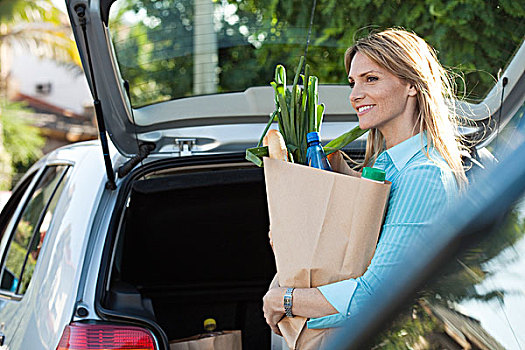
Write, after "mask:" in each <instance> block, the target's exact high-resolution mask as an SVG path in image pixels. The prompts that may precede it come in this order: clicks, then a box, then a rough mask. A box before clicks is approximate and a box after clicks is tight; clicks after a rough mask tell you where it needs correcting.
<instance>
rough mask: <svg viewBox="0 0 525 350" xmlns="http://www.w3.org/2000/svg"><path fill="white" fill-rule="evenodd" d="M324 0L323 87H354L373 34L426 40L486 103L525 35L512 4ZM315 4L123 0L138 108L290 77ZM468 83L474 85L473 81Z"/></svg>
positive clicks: (316, 70) (118, 5) (123, 31)
mask: <svg viewBox="0 0 525 350" xmlns="http://www.w3.org/2000/svg"><path fill="white" fill-rule="evenodd" d="M500 3H501V2H497V1H488V2H480V1H473V0H466V1H449V2H443V1H442V2H439V4H438V3H435V2H433V1H386V2H385V1H337V0H323V1H318V2H317V6H316V8H315V11H314V21H313V27H312V32H311V37H310V46H309V49H308V55H307V63H309V64H310V65H311V67H312V70H311V73H312V74H314V75H317V76H318V77H319V79H320V83H321V84H348V82H347V78H346V74H345V68H344V65H343V59H342V58H343V55H344V52H345V50H346V49H347V48H348V47H349V46H351V45H352V43H353V42H354V40H355V39H356V38H359V37H361V36H364V35H366V34H368V32H370V31H372V30H378V29H384V28H388V27H403V28H406V29H407V30H411V31H414V32H416V33H417V34H419V35H420V36H422V37H423V38H424V39H425V40H427V41H428V42H429V43H430V44H431V45H432V46H433V47H435V48H436V50H437V51H438V57H439V59H440V61H441V62H442V63H443V64H444V65H445V66H447V67H449V68H450V69H451V70H453V71H454V72H456V73H459V76H458V77H457V80H456V83H457V85H458V91H459V93H460V94H464V95H465V97H467V98H468V99H469V100H478V101H479V100H480V99H482V98H483V97H484V96H485V95H486V93H487V92H488V91H489V89H490V88H491V87H492V86H493V85H494V82H495V80H496V77H497V76H498V72H499V71H500V69H504V68H505V67H506V65H507V64H508V62H509V61H510V58H511V57H512V56H513V54H514V53H515V52H516V49H517V47H519V45H520V43H521V42H522V40H523V37H524V35H525V21H523V19H524V18H525V16H524V15H523V11H522V10H521V9H519V10H518V7H519V6H518V7H514V6H513V5H512V2H506V3H505V4H503V3H501V4H500ZM311 5H312V2H311V1H310V2H304V1H257V0H216V1H211V0H159V1H157V0H117V1H116V2H115V3H114V4H113V5H112V7H111V11H110V20H109V28H110V31H111V36H112V40H113V45H114V48H115V53H116V56H117V60H118V64H119V68H120V72H121V75H122V77H123V78H124V79H125V80H127V81H128V82H129V87H130V98H131V103H132V105H133V106H134V107H140V106H144V105H149V104H152V103H156V102H161V101H166V100H170V99H177V98H182V97H188V96H193V95H202V94H210V93H221V92H231V91H244V90H245V89H247V88H249V87H251V86H268V84H269V82H270V81H271V80H272V79H273V75H274V69H275V65H276V64H278V63H279V64H284V65H285V66H286V67H287V68H288V80H289V83H290V82H291V79H293V75H294V73H293V72H294V70H295V67H296V66H297V64H298V62H299V57H300V56H301V55H304V52H305V47H306V40H307V34H308V29H309V25H310V15H311V10H312V8H311ZM465 83H466V84H465Z"/></svg>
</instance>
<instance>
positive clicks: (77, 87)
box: [9, 52, 93, 114]
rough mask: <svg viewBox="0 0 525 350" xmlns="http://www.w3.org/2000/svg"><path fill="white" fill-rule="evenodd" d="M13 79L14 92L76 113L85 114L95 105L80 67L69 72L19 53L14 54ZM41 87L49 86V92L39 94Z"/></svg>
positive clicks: (45, 61)
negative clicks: (86, 109)
mask: <svg viewBox="0 0 525 350" xmlns="http://www.w3.org/2000/svg"><path fill="white" fill-rule="evenodd" d="M10 78H11V79H10V86H9V90H10V91H11V92H12V93H16V92H20V93H22V94H24V95H29V96H32V97H35V98H38V99H40V100H43V101H45V102H47V103H49V104H51V105H55V106H57V107H60V108H64V109H67V110H70V111H72V112H73V113H75V114H84V106H86V105H91V104H92V102H93V101H92V97H91V93H90V91H89V87H88V84H87V81H86V78H85V76H84V73H83V72H81V71H80V69H78V68H77V69H68V68H67V67H65V66H60V65H58V64H56V63H54V62H52V61H50V60H45V59H38V58H36V57H34V56H31V55H28V54H24V53H22V52H20V53H14V57H13V60H12V62H11V73H10ZM38 84H44V85H45V84H50V86H51V89H50V91H49V93H42V92H38V91H37V85H38Z"/></svg>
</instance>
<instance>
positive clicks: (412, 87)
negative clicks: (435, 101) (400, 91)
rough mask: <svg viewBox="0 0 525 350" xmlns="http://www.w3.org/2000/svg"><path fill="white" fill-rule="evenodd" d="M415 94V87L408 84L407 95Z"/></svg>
mask: <svg viewBox="0 0 525 350" xmlns="http://www.w3.org/2000/svg"><path fill="white" fill-rule="evenodd" d="M416 95H417V89H416V87H415V86H414V85H412V84H410V85H409V86H408V96H412V97H413V96H416Z"/></svg>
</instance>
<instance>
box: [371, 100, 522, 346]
mask: <svg viewBox="0 0 525 350" xmlns="http://www.w3.org/2000/svg"><path fill="white" fill-rule="evenodd" d="M524 116H525V105H522V106H521V107H520V108H519V109H518V111H517V112H516V113H515V114H514V115H513V116H512V119H511V120H510V122H509V123H508V124H507V125H506V126H505V127H504V128H503V129H502V130H501V131H500V132H499V133H498V135H497V136H496V137H495V138H494V139H493V140H492V141H491V143H490V144H489V145H488V149H489V150H490V151H491V152H492V153H493V154H496V155H497V156H498V158H500V159H504V158H505V157H507V156H508V155H509V153H510V152H512V151H514V150H516V149H517V147H519V146H520V145H522V144H523V142H525V124H524V122H523V120H524ZM480 200H483V199H480ZM436 276H437V277H435V278H434V279H433V280H432V281H431V282H430V283H428V285H427V286H426V287H425V288H423V289H422V290H421V291H419V293H418V296H417V298H416V300H415V301H414V302H413V303H412V304H410V305H408V306H407V307H406V308H405V309H404V310H403V311H402V312H401V313H400V314H399V315H398V316H397V318H396V320H395V321H394V322H393V323H392V324H390V325H389V327H388V330H387V331H385V332H383V333H382V334H381V335H379V336H378V337H377V339H376V340H375V343H376V347H377V348H387V349H389V348H391V349H397V348H418V346H423V344H425V345H424V348H428V349H442V348H446V349H461V348H464V349H465V348H467V349H470V348H472V349H523V348H525V321H524V320H525V319H524V318H523V315H524V314H525V288H524V286H525V284H524V282H523V281H525V196H523V197H522V198H521V199H520V200H519V201H518V202H517V203H516V205H515V206H514V207H513V208H512V209H511V210H510V213H509V214H508V215H507V216H506V218H505V220H504V222H503V223H502V224H499V225H498V230H497V231H496V232H495V233H492V234H490V235H487V237H485V238H484V239H482V240H480V241H478V242H477V243H475V244H474V245H473V246H471V247H469V248H468V249H465V250H464V251H463V252H462V253H461V254H459V256H457V257H456V259H454V260H453V261H451V262H450V263H448V264H447V265H446V266H444V267H443V269H442V270H441V271H439V272H438V273H437V274H436Z"/></svg>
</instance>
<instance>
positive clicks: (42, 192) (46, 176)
mask: <svg viewBox="0 0 525 350" xmlns="http://www.w3.org/2000/svg"><path fill="white" fill-rule="evenodd" d="M66 169H67V166H65V165H63V166H52V167H49V168H47V169H46V170H45V171H44V173H43V174H42V177H41V178H40V180H39V182H38V184H37V186H36V188H35V190H34V191H33V193H32V195H31V198H30V199H29V201H28V202H27V205H26V206H25V208H24V210H23V212H22V215H21V216H20V219H19V221H18V224H17V225H16V229H15V230H14V233H13V236H12V238H11V242H10V244H9V248H8V251H7V255H6V258H5V263H4V267H3V270H2V280H1V282H2V283H1V286H0V287H1V288H2V289H5V290H8V291H11V292H17V290H18V288H19V285H20V279H22V281H21V285H22V290H23V291H25V289H26V288H27V285H28V284H29V280H30V279H31V276H32V269H33V268H34V265H35V263H36V257H37V256H38V252H39V249H38V246H39V245H40V239H41V238H42V239H43V236H45V232H44V233H43V234H42V233H41V231H42V230H43V229H46V230H47V227H45V226H46V225H49V220H50V217H51V215H52V211H53V210H54V206H55V205H56V200H57V198H58V197H59V193H55V192H58V191H55V189H56V188H57V185H58V184H59V181H60V180H61V179H62V175H63V174H64V172H65V171H66ZM61 188H62V187H61ZM51 199H53V201H51V202H50V200H51ZM48 204H49V205H48ZM50 210H51V213H50V214H49V216H48V218H49V219H47V222H46V216H47V215H48V214H47V213H48V212H49V211H50ZM29 250H31V254H29V255H28V251H29ZM35 253H36V254H35ZM26 265H27V266H26ZM24 266H26V269H27V271H30V272H29V273H27V274H24V275H22V271H23V269H24Z"/></svg>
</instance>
